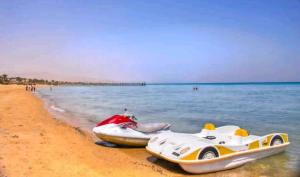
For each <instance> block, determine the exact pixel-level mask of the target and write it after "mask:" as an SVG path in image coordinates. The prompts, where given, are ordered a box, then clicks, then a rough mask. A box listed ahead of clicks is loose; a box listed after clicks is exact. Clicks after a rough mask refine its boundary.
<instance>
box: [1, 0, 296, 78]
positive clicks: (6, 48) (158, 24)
mask: <svg viewBox="0 0 300 177" xmlns="http://www.w3.org/2000/svg"><path fill="white" fill-rule="evenodd" d="M299 68H300V1H299V0H289V1H285V0H282V1H275V0H274V1H267V0H263V1H260V0H257V1H255V0H253V1H243V0H240V1H237V0H234V1H231V0H226V1H217V0H213V1H209V0H208V1H205V0H201V1H198V0H195V1H191V0H186V1H176V0H173V1H171V0H170V1H166V0H156V1H141V0H135V1H133V0H132V1H126V0H122V1H121V0H120V1H117V0H113V1H100V0H97V1H96V0H95V1H85V0H82V1H25V0H24V1H1V2H0V73H4V72H5V73H8V74H9V75H19V76H25V77H36V78H46V79H57V80H70V81H76V80H82V81H146V82H254V81H300V69H299Z"/></svg>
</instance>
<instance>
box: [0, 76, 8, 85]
mask: <svg viewBox="0 0 300 177" xmlns="http://www.w3.org/2000/svg"><path fill="white" fill-rule="evenodd" d="M0 83H1V84H8V78H7V74H2V76H1V78H0Z"/></svg>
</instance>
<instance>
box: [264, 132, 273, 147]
mask: <svg viewBox="0 0 300 177" xmlns="http://www.w3.org/2000/svg"><path fill="white" fill-rule="evenodd" d="M272 137H273V135H269V136H267V138H266V139H265V140H264V141H263V146H264V147H265V146H270V143H271V139H272Z"/></svg>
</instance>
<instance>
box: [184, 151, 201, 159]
mask: <svg viewBox="0 0 300 177" xmlns="http://www.w3.org/2000/svg"><path fill="white" fill-rule="evenodd" d="M200 150H201V149H197V150H195V151H194V152H192V153H190V154H188V155H186V156H184V157H182V158H181V159H180V160H197V159H198V155H199V152H200Z"/></svg>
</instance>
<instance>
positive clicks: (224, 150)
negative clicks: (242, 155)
mask: <svg viewBox="0 0 300 177" xmlns="http://www.w3.org/2000/svg"><path fill="white" fill-rule="evenodd" d="M216 148H217V149H218V151H219V154H220V156H222V155H226V154H231V153H234V152H235V151H233V150H231V149H229V148H227V147H224V146H219V145H216Z"/></svg>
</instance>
